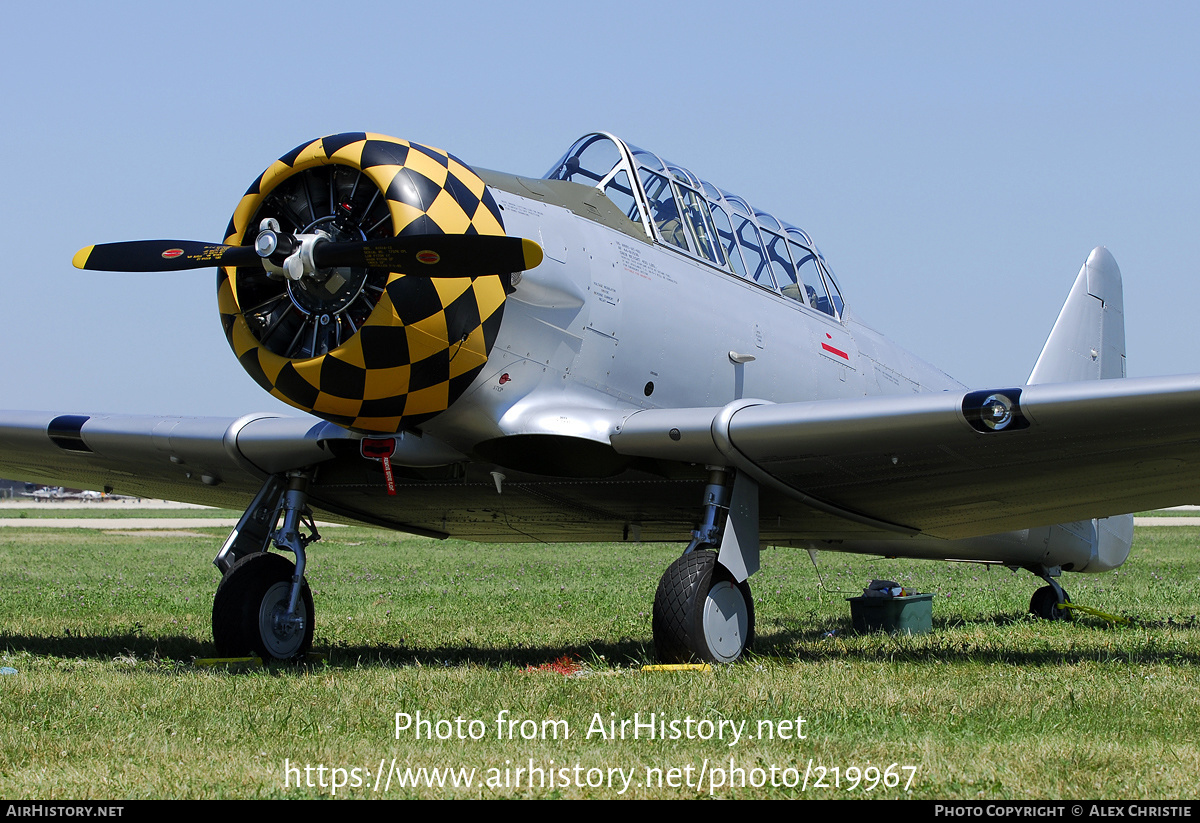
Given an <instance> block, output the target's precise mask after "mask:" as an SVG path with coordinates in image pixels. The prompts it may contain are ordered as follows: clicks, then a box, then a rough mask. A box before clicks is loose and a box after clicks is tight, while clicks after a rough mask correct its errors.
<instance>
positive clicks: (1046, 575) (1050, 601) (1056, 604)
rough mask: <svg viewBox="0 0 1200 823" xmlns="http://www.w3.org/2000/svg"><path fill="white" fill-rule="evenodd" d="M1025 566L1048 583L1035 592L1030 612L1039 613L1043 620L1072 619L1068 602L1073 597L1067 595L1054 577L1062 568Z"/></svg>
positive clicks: (1031, 600) (1030, 604)
mask: <svg viewBox="0 0 1200 823" xmlns="http://www.w3.org/2000/svg"><path fill="white" fill-rule="evenodd" d="M1025 568H1026V569H1027V570H1028V571H1030V572H1032V573H1033V574H1036V575H1037V576H1038V577H1040V578H1042V579H1043V580H1045V581H1046V583H1047V584H1048V585H1046V586H1042V587H1041V588H1040V589H1038V590H1037V591H1035V592H1034V593H1033V597H1032V598H1030V600H1029V613H1030V614H1033V615H1037V616H1038V617H1040V618H1042V619H1043V620H1070V619H1071V610H1070V609H1069V608H1068V607H1067V605H1066V604H1068V603H1070V602H1071V598H1070V597H1069V596H1068V595H1067V591H1066V589H1064V588H1063V587H1062V586H1060V585H1059V584H1058V581H1057V580H1055V579H1054V578H1055V577H1057V576H1058V574H1059V573H1060V572H1061V570H1060V569H1059V568H1058V567H1055V568H1053V569H1049V568H1046V567H1045V566H1026V567H1025Z"/></svg>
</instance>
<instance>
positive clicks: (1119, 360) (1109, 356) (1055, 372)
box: [1028, 246, 1125, 386]
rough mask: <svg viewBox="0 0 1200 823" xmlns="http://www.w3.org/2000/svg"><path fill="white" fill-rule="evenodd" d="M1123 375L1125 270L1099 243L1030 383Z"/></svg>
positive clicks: (1076, 280)
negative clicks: (1123, 280) (1122, 273)
mask: <svg viewBox="0 0 1200 823" xmlns="http://www.w3.org/2000/svg"><path fill="white" fill-rule="evenodd" d="M1124 376H1125V312H1124V306H1123V301H1122V297H1121V270H1120V269H1119V268H1117V261H1116V260H1114V259H1113V256H1112V255H1111V254H1109V253H1108V249H1106V248H1104V247H1103V246H1097V247H1096V248H1094V249H1092V253H1091V254H1090V255H1088V259H1087V261H1086V262H1085V263H1084V264H1083V268H1081V269H1080V270H1079V276H1078V277H1076V278H1075V285H1074V286H1072V287H1071V293H1070V295H1068V296H1067V302H1066V303H1064V304H1063V307H1062V311H1061V312H1059V315H1058V320H1057V321H1055V323H1054V328H1053V329H1051V330H1050V337H1049V338H1047V340H1046V345H1045V346H1043V347H1042V353H1041V354H1040V355H1039V356H1038V359H1037V363H1036V364H1034V367H1033V372H1031V373H1030V375H1029V380H1028V383H1029V385H1031V386H1032V385H1034V384H1036V383H1074V382H1076V381H1079V380H1105V379H1108V378H1110V377H1124Z"/></svg>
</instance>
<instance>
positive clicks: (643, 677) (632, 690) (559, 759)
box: [0, 511, 1200, 799]
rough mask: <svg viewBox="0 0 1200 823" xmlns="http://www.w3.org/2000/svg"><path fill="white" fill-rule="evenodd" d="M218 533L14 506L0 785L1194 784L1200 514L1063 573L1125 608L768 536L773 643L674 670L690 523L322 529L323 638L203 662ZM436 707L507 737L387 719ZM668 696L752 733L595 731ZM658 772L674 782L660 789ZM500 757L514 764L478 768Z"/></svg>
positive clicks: (159, 788)
mask: <svg viewBox="0 0 1200 823" xmlns="http://www.w3.org/2000/svg"><path fill="white" fill-rule="evenodd" d="M179 516H185V517H190V516H193V515H192V512H191V511H186V512H180V513H179ZM207 531H209V532H210V533H211V535H212V539H211V540H208V541H204V540H196V539H194V538H192V539H188V538H182V537H178V536H172V535H170V534H162V535H153V536H151V535H147V536H144V537H127V536H120V535H110V534H105V533H101V532H94V531H85V530H57V529H55V530H49V529H47V530H38V529H20V530H16V531H9V530H5V531H4V532H0V666H8V667H12V668H15V669H16V670H17V673H16V674H13V675H7V676H0V690H2V695H3V700H2V702H0V796H4V797H9V798H16V797H27V798H39V799H53V798H72V797H74V798H78V797H95V798H138V797H203V798H208V797H325V796H329V795H330V793H331V788H330V787H329V786H328V785H327V786H326V787H325V788H321V787H320V786H315V787H311V788H310V787H308V786H303V787H297V786H296V785H295V784H296V779H297V777H299V778H300V780H301V781H302V782H303V781H304V773H303V771H301V772H298V773H293V776H292V778H291V780H290V783H289V784H288V785H285V772H284V763H285V760H286V761H287V762H288V763H289V764H291V765H292V766H296V765H297V764H299V765H300V767H303V765H305V764H307V765H310V766H312V767H313V771H312V772H311V773H310V775H311V777H312V779H313V781H314V782H318V781H319V780H320V779H321V777H322V776H323V777H324V779H325V782H326V784H328V783H329V782H330V777H331V773H330V772H329V771H326V772H325V773H324V774H323V775H322V774H321V773H319V772H317V771H316V767H317V766H319V765H324V766H325V767H327V768H333V767H337V768H341V769H345V770H350V769H354V768H358V769H362V770H369V771H370V772H372V773H374V772H375V771H376V770H378V769H379V766H380V763H381V762H382V763H383V764H384V765H385V767H387V766H390V765H391V764H392V762H393V761H394V762H395V763H396V764H397V767H398V768H399V769H400V770H401V771H403V770H404V769H405V768H413V769H416V768H419V767H429V768H433V767H437V768H446V767H451V768H466V769H475V775H474V779H475V781H476V785H475V786H473V787H472V788H470V789H467V788H462V787H459V788H454V787H452V786H449V785H447V786H443V787H440V788H439V787H434V788H427V787H421V788H400V787H399V786H398V785H396V783H397V779H396V778H395V777H393V784H392V785H391V786H390V787H388V789H387V790H386V791H382V790H380V791H375V790H374V789H373V788H371V787H365V786H359V787H357V788H352V787H350V786H344V787H342V788H341V789H340V790H339V792H338V795H337V796H339V797H389V798H396V797H617V796H625V797H668V798H672V797H695V796H709V795H710V794H711V795H713V796H717V797H730V798H734V797H813V798H843V797H844V798H858V797H864V796H866V797H877V798H900V797H916V798H966V799H977V798H988V799H1001V798H1021V799H1024V798H1192V797H1195V796H1196V795H1197V794H1198V793H1200V724H1197V722H1196V718H1197V717H1200V624H1198V623H1197V618H1196V614H1197V611H1198V609H1197V607H1198V605H1200V553H1198V552H1197V551H1196V549H1195V545H1196V542H1197V539H1198V538H1200V530H1198V529H1192V528H1139V529H1138V532H1137V539H1136V542H1135V545H1134V550H1133V555H1132V557H1131V559H1130V562H1129V563H1128V564H1126V566H1125V567H1123V568H1122V569H1120V570H1118V571H1116V572H1110V573H1107V574H1103V575H1095V576H1090V575H1066V576H1064V578H1063V579H1064V583H1065V585H1066V586H1067V588H1068V590H1069V591H1070V593H1071V596H1072V599H1073V600H1074V601H1075V602H1077V603H1082V604H1086V605H1089V606H1094V607H1096V608H1099V609H1101V610H1103V611H1106V612H1110V613H1116V614H1120V615H1123V616H1125V617H1127V618H1129V619H1130V623H1129V624H1128V625H1121V626H1109V625H1108V624H1106V623H1104V622H1102V621H1100V620H1098V619H1096V618H1091V617H1084V618H1081V619H1078V620H1076V621H1075V622H1073V623H1069V624H1048V623H1045V622H1041V621H1037V620H1034V619H1032V618H1029V617H1027V616H1026V615H1025V610H1026V607H1027V605H1028V601H1029V596H1030V594H1031V593H1032V591H1033V590H1034V589H1035V588H1036V587H1037V586H1038V585H1040V581H1037V580H1036V579H1035V578H1034V577H1033V576H1032V575H1029V574H1028V573H1025V572H1022V573H1019V574H1013V573H1011V572H1009V571H1007V570H1004V569H998V568H990V567H980V566H969V565H957V564H945V563H924V562H899V561H894V562H885V561H881V560H875V559H871V558H862V557H855V556H851V555H837V554H822V555H820V556H819V562H820V565H821V570H822V574H823V576H824V578H825V581H826V583H827V585H828V586H829V587H830V588H831V589H841V590H843V591H840V592H822V591H821V590H819V589H818V587H817V584H816V576H815V574H814V572H813V569H812V566H811V563H810V562H809V559H808V556H807V555H806V554H805V553H804V552H800V551H795V550H785V549H778V550H776V549H770V550H767V551H765V552H764V554H763V569H762V571H761V572H760V573H759V574H757V575H755V577H754V578H752V580H751V585H752V586H753V588H754V592H755V601H756V608H757V618H758V642H757V644H756V654H755V655H753V656H750V657H749V658H748V659H747V660H745V661H744V662H742V663H739V664H737V665H734V666H728V667H721V668H717V669H714V670H712V671H709V672H682V673H680V672H672V673H649V672H643V671H642V670H641V668H640V667H641V665H642V664H644V663H647V662H651V657H652V640H651V630H650V604H651V601H652V599H653V595H654V589H655V586H656V585H657V581H658V577H659V575H661V573H662V571H663V569H665V567H666V566H667V565H668V564H669V563H670V562H671V560H672V559H673V558H674V557H675V555H676V554H677V552H678V551H679V548H678V547H676V546H655V545H636V544H626V545H562V546H545V545H542V546H508V545H505V546H480V545H474V544H466V543H456V542H438V541H432V540H424V539H419V538H407V537H402V536H397V535H393V534H388V533H384V532H379V531H373V530H368V529H358V528H348V529H338V530H336V532H334V531H333V530H331V531H330V532H328V533H327V536H326V538H325V540H323V541H322V542H321V543H320V544H318V545H317V546H316V547H314V549H313V550H312V552H311V557H310V565H309V579H310V581H311V585H312V588H313V593H314V597H315V599H316V608H317V629H316V645H317V648H318V650H320V651H322V652H324V653H325V659H324V660H323V661H321V662H317V663H314V664H310V665H307V666H300V667H288V666H277V667H269V668H266V669H258V670H223V669H217V670H213V669H206V668H201V667H198V666H195V665H193V664H192V662H191V661H192V660H193V659H194V658H203V657H207V656H210V655H212V654H213V649H212V645H211V638H210V624H209V621H210V616H211V604H212V593H213V590H214V589H215V587H216V583H217V572H216V570H215V569H214V568H213V567H212V566H211V558H212V555H213V554H214V553H215V551H216V548H217V546H218V545H219V543H220V541H221V540H222V539H223V537H224V530H220V529H211V530H207ZM876 577H886V578H890V579H893V580H897V581H899V582H901V583H903V584H904V585H905V586H909V587H911V588H915V589H918V590H921V591H932V592H935V593H937V595H938V596H937V597H936V598H935V600H934V630H933V633H932V634H930V635H928V636H923V637H889V636H887V635H879V634H871V635H856V634H854V633H853V632H852V631H851V630H850V627H849V609H848V604H846V602H845V601H844V597H846V596H850V595H853V594H858V593H860V592H861V589H862V587H863V586H864V585H865V584H866V583H867V582H868V581H869V580H870V579H872V578H876ZM563 657H567V658H569V659H570V660H572V661H576V662H577V663H578V664H580V665H581V666H582V669H581V671H580V672H579V675H578V676H574V677H569V678H568V677H563V676H562V675H560V674H555V673H553V672H551V671H545V670H542V669H540V668H539V667H542V668H543V669H544V668H549V667H548V666H547V665H546V664H550V663H552V662H554V661H556V660H560V659H561V658H563ZM418 711H420V712H421V716H422V718H424V719H426V720H433V721H434V722H435V723H436V722H437V721H439V720H440V721H446V723H444V724H443V725H442V727H441V728H442V730H443V731H445V730H447V729H448V728H452V727H453V723H454V721H455V720H456V718H462V720H463V724H464V725H463V729H464V732H465V731H469V728H470V727H469V726H468V725H467V724H469V723H470V722H471V721H478V724H482V725H481V726H480V725H476V726H475V730H476V731H477V730H478V729H479V728H481V727H482V728H484V729H485V730H486V732H487V734H486V735H485V739H481V740H472V739H470V738H469V737H468V738H467V739H458V738H457V736H452V738H451V739H447V740H439V739H436V735H435V739H415V737H414V735H413V733H412V732H411V731H405V732H402V733H401V735H400V738H399V739H397V738H396V735H395V728H394V724H395V715H396V713H397V712H400V713H402V714H405V715H409V716H415V715H416V712H418ZM501 711H507V712H508V715H507V716H506V717H507V718H509V719H516V720H518V721H521V720H530V721H534V723H533V724H532V725H527V726H526V727H525V728H526V730H527V731H531V730H532V729H533V728H534V726H537V727H538V730H539V731H538V734H537V735H534V736H533V739H521V737H520V734H519V732H520V729H521V726H520V725H519V724H518V725H516V726H514V727H513V729H514V732H516V735H515V738H516V739H501V740H497V739H496V734H495V733H496V719H497V714H498V713H499V712H501ZM652 712H653V713H655V714H656V717H658V718H659V719H666V720H668V721H670V720H675V721H678V722H679V723H680V724H681V725H680V728H681V729H684V728H686V726H685V725H684V724H686V721H687V719H688V718H691V719H692V720H693V723H695V722H697V721H701V720H706V721H709V722H711V723H713V724H714V725H715V724H719V723H720V722H721V721H727V722H732V723H734V724H740V723H744V724H745V725H744V727H743V737H742V738H741V739H740V740H739V741H738V742H737V743H736V744H735V745H732V746H730V745H729V742H730V741H729V740H728V739H726V740H718V739H712V740H702V739H675V740H661V739H646V738H645V737H644V736H643V737H642V738H641V739H636V740H634V739H628V738H627V739H624V740H621V739H616V740H608V739H604V738H603V737H601V736H599V735H597V734H593V735H591V736H590V737H589V736H588V735H587V731H588V729H589V727H590V726H591V725H592V724H593V722H594V720H595V718H596V717H599V718H600V720H602V721H605V722H607V721H608V720H610V719H614V720H616V721H618V722H619V721H621V720H632V719H633V718H634V716H635V714H637V715H638V716H639V717H640V718H642V719H644V718H645V717H646V716H647V715H648V714H650V713H652ZM798 717H799V718H803V719H804V721H805V723H804V725H803V726H802V727H801V728H802V729H803V731H804V732H805V734H806V737H805V739H802V740H801V739H786V740H781V739H774V740H768V739H758V738H757V735H756V734H755V733H756V732H757V731H758V730H759V724H760V722H763V723H764V725H763V726H762V730H763V731H764V733H765V731H766V729H767V725H766V724H769V725H771V726H774V727H776V728H779V724H781V722H782V721H787V720H791V721H795V720H796V719H797V718H798ZM543 721H565V722H566V724H567V726H568V727H569V732H570V736H569V738H567V739H562V738H561V737H560V738H559V739H553V738H550V739H546V738H545V737H543V736H542V734H541V724H542V723H543ZM447 724H449V725H447ZM559 728H560V729H561V728H562V727H561V726H560V727H559ZM693 728H695V726H693ZM704 728H707V727H704ZM725 728H726V729H728V728H729V727H728V726H726V727H725ZM783 728H784V729H786V728H787V727H786V725H785V726H783ZM751 735H754V736H755V739H752V738H751ZM731 758H732V766H733V767H734V769H745V770H746V771H745V779H746V782H747V783H752V782H761V779H760V778H766V779H767V781H768V784H767V785H764V786H758V787H756V786H753V785H747V786H742V785H736V786H734V787H732V788H731V787H730V786H729V785H728V780H729V778H728V776H727V775H726V776H725V783H724V785H721V786H715V787H713V786H711V785H710V782H711V778H712V777H713V775H714V774H716V773H714V772H713V771H712V769H713V768H715V767H720V768H722V769H724V770H725V772H723V773H722V774H725V773H727V772H728V771H729V770H730V766H731ZM531 760H532V761H533V765H534V766H535V767H537V768H541V769H545V770H547V771H549V770H551V769H554V770H558V769H563V768H566V769H568V773H567V774H566V775H565V777H566V778H569V780H562V781H559V780H557V779H556V783H569V785H555V786H546V785H535V786H534V787H532V788H530V787H529V786H528V785H522V786H521V787H519V788H517V787H513V786H511V785H505V777H506V775H507V776H508V778H509V782H510V783H511V777H512V771H513V770H515V769H516V768H517V767H518V766H522V767H526V766H528V765H529V762H530V761H531ZM551 761H553V763H551ZM810 762H811V763H812V764H813V765H814V766H821V767H824V768H826V769H829V770H832V769H833V768H837V769H839V770H840V771H839V772H838V773H837V775H838V779H839V780H840V781H841V787H840V788H838V787H836V786H834V785H833V784H834V776H833V772H832V771H827V772H825V780H824V782H825V783H826V784H828V785H827V787H816V786H813V785H811V784H812V783H813V781H814V779H815V777H816V776H817V773H816V772H815V771H810V785H809V786H808V787H807V789H806V790H804V791H802V790H801V789H800V787H793V788H789V787H787V786H779V785H776V786H772V785H770V783H769V781H770V777H771V769H772V767H774V769H775V770H776V773H775V774H776V776H777V777H787V778H788V779H789V780H791V779H792V777H794V776H796V775H803V773H804V772H805V771H806V770H809V764H810ZM890 764H896V769H895V770H893V772H892V773H893V774H895V775H897V776H899V777H900V778H901V785H900V786H898V787H891V788H889V787H886V786H883V785H877V786H876V787H875V788H874V789H873V790H871V791H869V792H865V791H864V789H865V787H866V784H865V783H861V782H860V783H859V784H858V785H857V787H856V788H855V789H853V790H851V789H850V788H849V783H848V780H849V778H848V777H847V774H846V771H845V770H846V769H848V768H854V767H858V768H862V769H866V768H868V767H872V766H873V767H875V768H877V769H886V768H887V767H888V766H889V765H890ZM905 766H909V767H912V768H913V772H912V774H913V777H912V781H911V785H910V787H909V791H908V792H905V791H903V784H904V782H905V781H907V779H908V777H909V774H910V772H907V771H901V770H900V769H901V767H905ZM576 767H578V769H579V771H578V773H576V771H575V769H576ZM702 767H703V768H705V769H706V771H707V774H708V775H709V778H710V782H706V783H705V785H704V786H703V787H702V789H701V790H700V791H697V789H696V788H695V787H692V788H688V787H687V786H686V785H680V786H679V787H671V786H669V785H665V783H666V781H667V779H668V778H669V777H671V776H672V773H671V772H670V771H669V770H670V769H672V768H674V769H678V770H679V771H678V772H677V774H676V776H677V777H678V780H677V781H676V782H679V783H681V784H686V782H687V778H688V776H689V775H688V772H687V771H686V770H687V769H691V774H690V776H691V779H692V781H693V782H694V781H695V779H696V777H697V774H698V773H699V771H700V769H701V768H702ZM787 768H791V769H798V770H799V771H798V772H782V771H780V770H783V769H787ZM489 769H491V770H496V771H494V772H492V773H490V774H489V772H488V770H489ZM589 769H591V770H604V773H605V775H607V773H608V770H610V769H623V770H625V773H626V774H628V773H629V772H630V771H631V770H632V772H633V773H634V774H635V775H636V777H635V779H634V781H633V783H632V785H631V786H630V787H629V789H628V790H627V791H626V792H625V793H624V794H623V795H621V794H619V787H620V785H621V783H620V778H619V777H617V775H616V773H615V772H614V773H613V776H614V779H616V780H617V781H618V783H617V787H618V788H608V787H607V786H600V787H587V786H586V785H585V786H582V787H580V786H577V785H574V784H575V782H576V781H575V777H576V775H577V774H578V776H579V778H580V779H581V780H582V781H583V782H585V783H586V781H587V778H588V777H589V776H591V777H592V778H593V780H594V779H595V777H596V776H597V775H599V774H600V772H598V771H593V772H591V773H590V775H589V772H588V770H589ZM753 769H760V770H762V771H761V772H755V771H753ZM506 770H508V771H507V772H506ZM656 770H661V774H662V778H663V783H664V785H662V786H659V785H657V783H656V782H655V783H654V785H645V783H646V777H647V774H649V775H650V776H651V777H654V776H657V775H658V774H659V772H658V771H656ZM364 773H365V772H359V773H358V775H357V776H358V777H359V778H360V779H361V778H362V777H363V775H364ZM737 775H738V773H737V772H736V771H735V772H734V773H733V776H734V779H735V782H736V779H737ZM850 775H851V776H853V775H854V772H853V771H851V772H850ZM339 776H341V773H339ZM344 776H345V778H346V779H347V780H352V779H353V778H354V777H355V773H353V772H350V771H346V772H345V773H344ZM489 776H491V777H495V778H497V779H498V781H499V784H500V785H497V786H491V787H489V786H487V785H480V784H482V783H484V781H485V780H486V779H487V778H488V777H489ZM554 776H555V777H556V778H557V777H564V775H561V774H555V775H554ZM526 782H527V781H523V784H524V783H526ZM652 782H653V781H652ZM777 782H778V781H777ZM850 782H853V781H852V780H850ZM535 783H536V781H535Z"/></svg>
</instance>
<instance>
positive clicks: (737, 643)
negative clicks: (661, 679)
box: [652, 551, 754, 663]
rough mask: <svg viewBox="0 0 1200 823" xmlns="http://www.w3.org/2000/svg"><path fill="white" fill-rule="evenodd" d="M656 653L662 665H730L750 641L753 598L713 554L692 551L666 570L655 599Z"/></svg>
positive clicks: (745, 587) (745, 585)
mask: <svg viewBox="0 0 1200 823" xmlns="http://www.w3.org/2000/svg"><path fill="white" fill-rule="evenodd" d="M652 625H653V629H654V650H655V652H656V654H657V655H658V659H659V660H660V661H661V662H663V663H685V662H688V661H690V660H704V661H707V662H709V663H732V662H733V661H735V660H737V659H738V658H739V657H741V656H742V653H743V652H744V651H746V650H747V649H749V648H750V646H751V644H752V643H753V642H754V598H753V597H751V595H750V585H749V583H747V582H745V581H743V582H741V583H739V582H737V581H736V580H734V578H733V575H732V574H730V573H729V571H728V570H726V568H725V567H724V566H722V565H720V564H719V563H717V553H716V552H714V551H693V552H690V553H689V554H685V555H683V556H682V557H680V558H679V559H678V560H676V561H675V562H674V563H672V564H671V565H670V567H668V568H667V570H666V572H665V573H664V574H663V576H662V579H661V580H659V581H658V591H657V592H655V594H654V618H653V621H652Z"/></svg>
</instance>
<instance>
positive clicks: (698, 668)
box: [642, 663, 712, 672]
mask: <svg viewBox="0 0 1200 823" xmlns="http://www.w3.org/2000/svg"><path fill="white" fill-rule="evenodd" d="M642 671H644V672H710V671H712V667H711V666H709V665H708V664H707V663H663V664H661V665H656V666H642Z"/></svg>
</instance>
